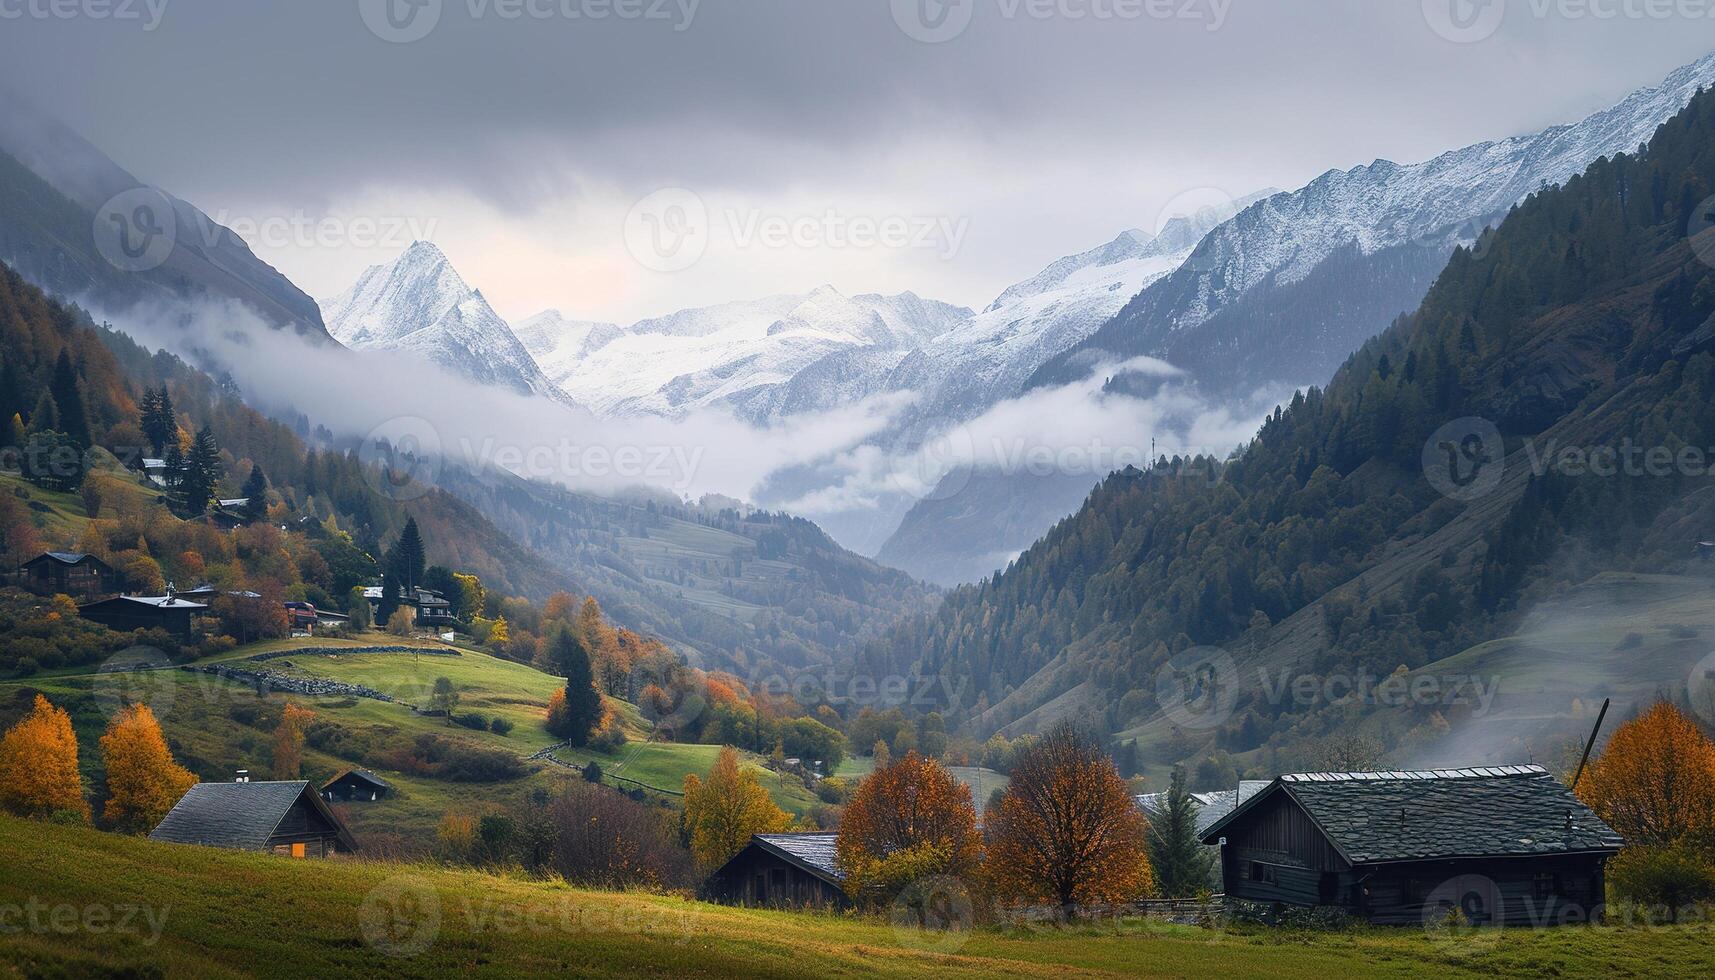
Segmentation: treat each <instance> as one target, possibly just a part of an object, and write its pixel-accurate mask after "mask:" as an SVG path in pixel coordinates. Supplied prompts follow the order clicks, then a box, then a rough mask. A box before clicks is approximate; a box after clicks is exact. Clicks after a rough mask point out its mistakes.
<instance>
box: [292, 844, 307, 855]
mask: <svg viewBox="0 0 1715 980" xmlns="http://www.w3.org/2000/svg"><path fill="white" fill-rule="evenodd" d="M292 856H293V857H295V858H301V857H303V856H304V845H302V844H293V845H292Z"/></svg>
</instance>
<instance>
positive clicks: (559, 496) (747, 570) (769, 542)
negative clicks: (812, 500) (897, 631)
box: [440, 469, 935, 679]
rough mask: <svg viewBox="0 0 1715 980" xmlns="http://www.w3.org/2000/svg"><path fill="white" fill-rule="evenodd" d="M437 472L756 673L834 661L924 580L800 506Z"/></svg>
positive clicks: (726, 662) (598, 582)
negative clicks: (844, 541) (708, 501)
mask: <svg viewBox="0 0 1715 980" xmlns="http://www.w3.org/2000/svg"><path fill="white" fill-rule="evenodd" d="M440 482H441V484H442V485H443V486H445V487H447V488H448V489H449V490H450V491H452V492H453V493H455V494H457V495H458V496H459V497H461V498H463V499H465V500H468V501H471V502H473V503H475V504H476V505H477V506H478V507H479V508H480V509H481V511H482V512H483V513H484V514H487V515H490V516H491V517H492V518H493V520H494V521H495V522H496V523H497V524H499V525H500V526H501V527H502V528H504V529H505V530H506V531H507V532H509V533H510V534H512V535H514V536H515V537H516V538H517V539H518V540H519V541H522V542H524V543H526V544H527V545H528V546H529V547H530V548H531V549H532V550H533V551H534V552H536V553H539V554H541V555H544V556H547V557H549V558H551V559H552V560H553V561H554V563H555V564H556V565H557V566H558V567H560V568H563V569H566V570H567V574H568V575H570V576H571V577H572V578H573V579H574V581H575V584H576V587H577V588H578V589H580V590H582V591H584V592H587V593H589V594H591V595H595V596H596V597H598V598H599V599H600V600H601V602H602V606H603V608H605V609H607V610H608V612H609V614H610V615H612V616H614V617H615V618H616V619H617V620H619V621H620V622H623V623H626V624H627V625H630V626H632V627H633V628H636V629H640V630H644V631H646V632H650V633H655V634H657V635H659V636H662V637H665V638H667V639H668V640H670V641H671V642H673V643H674V645H675V646H678V647H679V648H680V649H682V650H684V651H686V652H687V653H689V654H691V655H692V656H693V659H697V660H698V661H699V662H700V664H701V665H703V666H707V667H710V668H719V669H722V670H731V671H735V672H737V673H739V674H741V675H744V676H747V677H751V678H752V679H755V677H756V676H758V675H759V673H761V672H765V671H771V670H774V669H778V668H782V667H784V668H798V667H806V666H812V665H821V664H830V663H845V662H849V660H850V658H851V657H852V656H853V655H854V654H855V653H856V651H857V649H858V648H859V647H860V646H861V645H862V644H864V643H866V642H869V641H870V640H872V639H874V638H876V637H877V636H879V635H880V634H881V633H882V632H883V631H884V630H885V629H886V628H887V626H888V625H890V624H891V623H893V622H895V621H897V620H899V619H901V618H903V617H905V616H906V615H910V614H916V613H919V612H923V611H926V610H927V609H929V608H931V607H932V603H933V601H934V598H935V593H934V590H933V589H931V588H929V587H927V586H924V585H923V584H922V583H919V582H916V581H914V580H913V579H912V578H911V577H910V576H909V575H906V574H905V573H904V572H899V571H895V570H894V569H891V568H886V567H883V566H881V565H878V564H876V563H875V562H873V561H870V560H869V559H867V558H862V557H860V556H858V555H855V554H852V553H851V552H849V551H847V550H846V549H844V548H842V547H840V546H839V545H838V544H836V543H835V542H834V541H833V540H832V539H830V538H829V537H828V536H827V535H826V534H825V533H823V531H822V530H821V528H819V527H817V526H816V525H815V524H813V523H811V522H810V521H806V520H803V519H802V518H796V517H791V516H789V515H786V514H776V513H768V512H764V511H741V510H739V509H737V508H736V507H735V506H726V507H721V506H693V505H687V504H684V503H681V502H679V501H677V500H675V499H674V498H672V497H671V496H669V495H665V494H653V495H651V494H649V493H646V492H643V491H639V492H637V493H634V494H629V495H625V494H622V495H619V496H616V497H599V496H596V495H593V494H587V493H577V492H573V491H570V490H566V489H564V488H562V487H557V486H549V485H546V484H541V483H528V482H525V481H523V480H517V479H511V478H508V477H505V476H501V475H497V474H492V473H490V474H484V475H482V476H480V477H479V476H475V475H472V474H470V473H468V472H465V471H462V470H456V469H450V470H449V471H448V472H445V473H443V474H442V475H441V477H440Z"/></svg>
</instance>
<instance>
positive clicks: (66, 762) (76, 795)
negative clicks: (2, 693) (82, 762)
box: [0, 694, 89, 822]
mask: <svg viewBox="0 0 1715 980" xmlns="http://www.w3.org/2000/svg"><path fill="white" fill-rule="evenodd" d="M0 807H4V808H5V809H6V810H9V811H11V812H12V813H17V814H22V815H24V816H32V817H43V816H59V815H62V814H69V815H72V816H75V817H76V818H78V819H80V820H83V821H85V822H88V820H89V803H88V801H86V800H85V799H84V798H83V780H82V779H81V778H80V777H79V776H78V772H77V736H76V735H75V734H73V733H72V730H71V716H70V715H67V714H66V713H65V712H64V711H62V710H60V709H59V708H56V707H54V706H53V705H52V704H49V703H48V699H47V698H45V697H42V696H41V695H40V694H38V695H36V704H35V707H34V708H33V709H32V710H31V711H30V713H29V714H28V715H25V716H24V718H23V720H22V721H19V722H18V723H17V724H16V725H13V726H12V727H11V728H10V729H9V730H8V731H7V732H6V734H5V736H4V737H0Z"/></svg>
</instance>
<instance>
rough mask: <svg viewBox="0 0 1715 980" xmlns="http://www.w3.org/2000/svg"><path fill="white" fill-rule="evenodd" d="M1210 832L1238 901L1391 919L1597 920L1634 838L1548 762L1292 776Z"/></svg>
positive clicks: (1206, 834)
mask: <svg viewBox="0 0 1715 980" xmlns="http://www.w3.org/2000/svg"><path fill="white" fill-rule="evenodd" d="M1201 837H1202V840H1203V843H1205V844H1219V845H1220V847H1221V878H1222V882H1223V884H1224V891H1225V892H1226V895H1227V898H1228V900H1229V901H1230V900H1234V899H1237V900H1242V901H1251V902H1261V903H1270V904H1276V903H1278V904H1283V905H1306V906H1311V905H1314V906H1330V907H1335V908H1340V909H1343V910H1345V911H1347V912H1348V913H1350V914H1352V915H1354V916H1356V917H1358V918H1360V919H1365V920H1368V921H1370V922H1373V923H1378V924H1393V925H1401V924H1418V923H1422V922H1424V921H1427V920H1430V919H1434V918H1436V917H1438V916H1442V915H1446V914H1449V913H1450V912H1451V910H1453V909H1455V908H1456V909H1458V910H1459V911H1460V912H1462V913H1463V914H1464V917H1465V919H1466V920H1467V921H1469V922H1471V923H1472V924H1476V925H1487V924H1495V923H1501V924H1506V925H1542V924H1554V923H1561V922H1576V921H1586V920H1587V919H1588V918H1589V917H1590V916H1591V915H1593V914H1596V912H1595V910H1597V909H1599V908H1600V907H1601V905H1602V904H1603V901H1604V898H1603V869H1604V866H1605V865H1606V863H1607V861H1608V859H1609V858H1611V857H1613V856H1614V854H1616V853H1618V851H1619V850H1620V847H1621V846H1622V844H1623V841H1622V840H1621V839H1620V836H1619V835H1618V834H1616V833H1615V832H1614V831H1613V830H1612V829H1611V828H1609V827H1608V825H1607V824H1605V823H1603V822H1602V821H1601V819H1600V818H1598V817H1597V816H1596V815H1595V814H1594V813H1592V812H1591V811H1590V809H1589V808H1588V807H1586V806H1585V805H1584V804H1583V803H1582V802H1580V801H1579V800H1578V798H1577V797H1576V796H1573V795H1572V793H1571V791H1570V790H1568V789H1567V788H1566V787H1565V786H1563V785H1562V784H1561V783H1560V781H1559V780H1557V779H1555V778H1554V777H1553V776H1552V775H1550V774H1549V773H1548V771H1547V770H1545V769H1543V768H1542V767H1540V766H1501V767H1491V768H1476V769H1435V770H1428V771H1416V772H1356V773H1298V774H1295V775H1288V776H1282V777H1280V778H1279V779H1276V780H1274V781H1273V782H1271V783H1269V784H1268V786H1267V787H1265V788H1264V789H1263V790H1261V791H1260V792H1258V793H1256V794H1255V795H1253V796H1251V797H1250V798H1248V799H1246V800H1245V801H1244V802H1242V803H1240V804H1239V805H1238V806H1237V807H1236V808H1234V809H1233V810H1232V811H1231V812H1230V813H1227V814H1226V815H1225V816H1223V817H1221V818H1220V819H1219V820H1217V821H1215V822H1214V823H1213V824H1212V825H1210V826H1209V828H1208V829H1207V830H1205V831H1203V833H1202V834H1201Z"/></svg>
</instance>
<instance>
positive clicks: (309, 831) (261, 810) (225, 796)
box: [149, 780, 357, 858]
mask: <svg viewBox="0 0 1715 980" xmlns="http://www.w3.org/2000/svg"><path fill="white" fill-rule="evenodd" d="M149 839H150V840H158V841H168V842H170V843H174V844H201V845H204V846H207V847H225V848H230V849H233V850H239V851H261V852H264V853H270V854H278V855H280V856H282V857H294V858H319V857H328V856H330V855H333V854H349V853H351V852H353V851H355V850H357V841H356V840H355V839H353V837H352V836H351V831H349V830H347V829H346V828H345V824H344V823H342V822H341V821H340V819H339V817H338V816H337V815H336V814H335V813H334V812H333V810H331V809H329V808H328V805H327V803H326V802H325V801H324V800H323V799H322V798H321V797H320V796H319V795H317V793H316V791H315V790H314V789H313V788H312V787H311V786H310V784H309V783H308V782H306V781H304V780H296V781H291V782H262V783H252V782H235V783H198V784H196V785H195V786H192V787H191V789H190V792H188V793H186V794H185V795H184V798H183V799H181V800H179V802H178V804H177V805H176V806H174V807H173V808H172V810H171V811H169V812H168V813H167V815H166V817H165V818H163V819H162V820H161V823H160V825H159V826H157V827H156V828H155V829H154V831H153V832H152V833H150V834H149Z"/></svg>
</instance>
